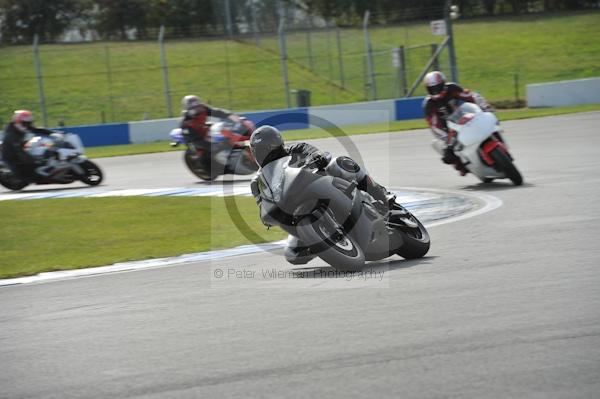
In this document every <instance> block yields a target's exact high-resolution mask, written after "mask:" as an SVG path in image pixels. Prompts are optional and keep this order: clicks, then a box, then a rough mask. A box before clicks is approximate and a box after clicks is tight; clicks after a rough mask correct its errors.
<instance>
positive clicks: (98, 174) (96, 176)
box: [79, 161, 104, 186]
mask: <svg viewBox="0 0 600 399" xmlns="http://www.w3.org/2000/svg"><path fill="white" fill-rule="evenodd" d="M79 166H81V168H83V171H84V174H83V175H82V176H79V180H81V181H82V182H83V183H85V184H87V185H88V186H97V185H98V184H100V183H102V180H103V179H104V175H103V174H102V170H101V169H100V167H99V166H98V165H96V164H95V163H94V162H92V161H83V162H82V163H81V164H79Z"/></svg>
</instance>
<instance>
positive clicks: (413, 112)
mask: <svg viewBox="0 0 600 399" xmlns="http://www.w3.org/2000/svg"><path fill="white" fill-rule="evenodd" d="M422 102H423V97H411V98H402V99H397V100H380V101H369V102H363V103H352V104H338V105H328V106H320V107H310V108H289V109H278V110H269V111H257V112H245V113H243V114H242V115H244V116H245V117H247V118H248V119H250V120H251V121H253V122H254V123H255V124H256V125H257V126H262V125H265V124H269V125H272V126H275V127H277V128H279V129H281V130H294V129H306V128H308V127H310V126H311V125H319V123H320V124H322V122H323V121H328V122H330V123H333V124H334V125H337V126H343V125H352V124H364V123H380V122H390V121H393V120H405V119H420V118H423V111H422V109H421V106H422ZM317 121H319V123H316V122H317ZM177 125H178V118H172V119H161V120H154V121H139V122H131V123H113V124H106V125H90V126H73V127H65V128H59V130H66V131H69V132H73V133H76V134H78V135H79V137H81V140H82V141H83V145H85V146H86V147H94V146H101V145H116V144H130V143H147V142H151V141H157V140H167V139H168V133H169V130H170V129H172V128H176V127H177Z"/></svg>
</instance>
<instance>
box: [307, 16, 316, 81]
mask: <svg viewBox="0 0 600 399" xmlns="http://www.w3.org/2000/svg"><path fill="white" fill-rule="evenodd" d="M306 24H307V29H306V49H307V51H308V67H309V68H310V70H311V71H314V70H315V65H314V60H313V52H312V40H311V37H310V36H311V33H312V15H311V14H308V18H307V20H306Z"/></svg>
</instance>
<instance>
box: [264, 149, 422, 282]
mask: <svg viewBox="0 0 600 399" xmlns="http://www.w3.org/2000/svg"><path fill="white" fill-rule="evenodd" d="M291 159H292V157H291V156H287V157H283V158H280V159H278V160H275V161H272V162H270V163H268V164H267V165H265V166H264V167H263V168H262V169H261V172H260V175H259V176H258V181H257V184H258V190H259V192H260V197H261V201H260V217H261V219H262V221H263V223H264V224H265V225H268V226H279V227H280V228H281V229H283V230H284V231H286V232H287V233H289V234H290V237H289V239H288V250H287V251H286V259H287V260H288V261H289V262H290V263H293V264H304V263H307V262H308V261H310V260H311V259H313V258H314V257H315V256H318V257H320V258H321V259H323V260H324V261H325V262H327V263H329V264H330V265H331V266H333V267H334V268H335V269H338V270H346V271H347V270H360V269H361V268H363V267H364V265H365V261H371V260H380V259H383V258H387V257H389V256H391V255H393V254H398V255H400V256H402V257H403V258H406V259H414V258H420V257H423V256H425V254H426V253H427V251H428V250H429V245H430V241H429V234H428V233H427V230H426V229H425V227H424V226H423V225H422V224H421V222H419V220H418V219H417V218H416V217H415V216H414V215H412V214H411V213H410V212H409V211H407V210H406V209H405V208H404V207H402V206H401V205H400V204H396V205H395V206H394V208H395V209H393V210H391V211H385V212H384V211H381V210H380V209H381V207H380V206H379V207H378V206H377V204H376V201H375V199H374V198H373V197H371V196H370V195H369V194H367V193H366V192H364V191H361V190H359V189H358V188H357V181H359V179H357V178H356V171H357V168H356V166H357V165H356V163H354V161H353V160H352V159H350V158H348V157H337V158H334V159H332V160H331V161H330V162H329V164H328V165H327V167H326V168H324V169H323V170H320V169H318V168H316V167H315V166H314V164H310V163H309V164H307V165H303V166H301V167H294V166H291V165H290V160H291ZM290 244H292V245H295V246H296V247H290ZM289 251H294V252H295V256H293V257H292V256H290V254H289Z"/></svg>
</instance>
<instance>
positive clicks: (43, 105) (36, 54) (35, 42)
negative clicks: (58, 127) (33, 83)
mask: <svg viewBox="0 0 600 399" xmlns="http://www.w3.org/2000/svg"><path fill="white" fill-rule="evenodd" d="M38 43H39V36H38V35H37V33H36V34H35V35H34V36H33V61H34V64H35V77H36V78H37V81H38V90H39V94H40V109H41V111H42V120H43V121H44V126H48V114H47V113H46V96H45V95H44V77H43V75H42V63H41V61H40V49H39V46H38Z"/></svg>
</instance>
